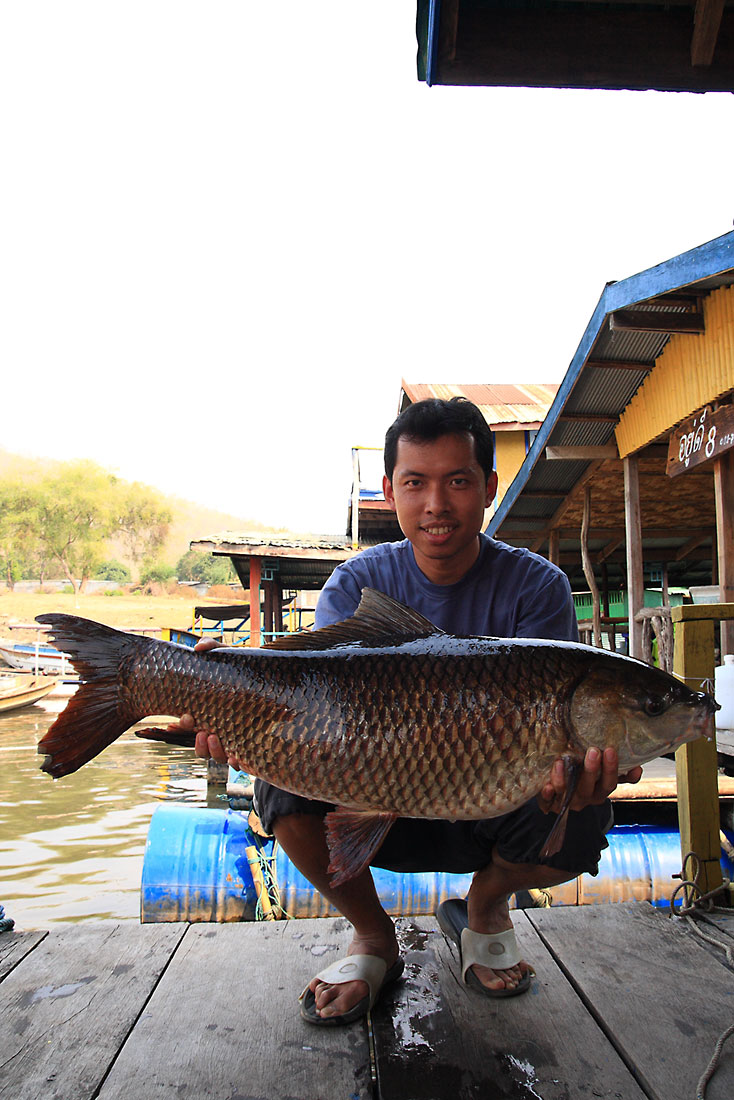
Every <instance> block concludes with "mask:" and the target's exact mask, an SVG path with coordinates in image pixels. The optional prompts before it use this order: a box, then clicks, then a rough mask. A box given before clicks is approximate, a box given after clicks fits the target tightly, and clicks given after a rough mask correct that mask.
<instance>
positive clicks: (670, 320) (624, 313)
mask: <svg viewBox="0 0 734 1100" xmlns="http://www.w3.org/2000/svg"><path fill="white" fill-rule="evenodd" d="M609 327H610V329H612V331H617V332H661V333H666V332H669V333H677V332H686V333H701V332H705V331H706V330H705V328H704V324H703V314H702V313H668V312H667V311H666V310H647V309H618V310H615V312H614V313H612V314H611V315H610V318H609Z"/></svg>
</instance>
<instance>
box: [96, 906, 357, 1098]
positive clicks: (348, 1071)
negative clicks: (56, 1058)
mask: <svg viewBox="0 0 734 1100" xmlns="http://www.w3.org/2000/svg"><path fill="white" fill-rule="evenodd" d="M349 939H350V933H349V925H348V924H347V922H346V921H345V920H343V919H342V918H337V919H330V918H322V919H321V920H318V919H315V920H297V921H296V920H293V921H278V922H276V923H270V922H267V923H264V922H263V923H257V924H224V925H215V926H212V925H206V924H199V925H192V926H191V927H190V929H189V931H188V932H187V934H186V937H185V939H184V942H183V943H182V945H181V947H180V948H179V950H178V951H177V953H176V957H175V958H174V959H173V961H172V963H171V965H170V967H169V968H168V970H167V971H166V974H165V975H164V976H163V978H162V980H161V982H160V984H159V985H158V987H157V989H156V991H155V993H154V994H153V996H152V998H151V1000H150V1003H149V1004H148V1006H147V1009H146V1012H145V1013H144V1014H143V1016H142V1017H141V1018H140V1019H139V1020H138V1022H137V1024H136V1026H135V1028H134V1030H133V1031H132V1033H131V1035H130V1036H129V1038H128V1040H127V1042H126V1043H125V1045H124V1047H123V1048H122V1050H121V1051H120V1054H119V1057H118V1059H117V1061H116V1062H115V1065H114V1066H113V1068H112V1070H111V1071H110V1073H109V1076H108V1077H107V1079H106V1081H105V1083H104V1085H103V1086H102V1089H101V1091H100V1093H99V1100H130V1082H131V1081H134V1082H135V1090H136V1091H135V1095H136V1096H140V1097H156V1100H159V1098H161V1100H165V1098H168V1097H171V1098H173V1097H176V1100H179V1098H180V1097H181V1096H182V1093H183V1095H184V1096H187V1097H191V1098H194V1097H204V1096H205V1097H206V1098H207V1100H230V1098H232V1097H235V1096H238V1097H241V1098H244V1097H253V1098H254V1097H267V1098H268V1100H285V1098H286V1097H287V1098H289V1100H296V1098H298V1100H314V1098H316V1097H318V1100H332V1098H333V1100H345V1098H346V1097H350V1098H353V1100H368V1097H369V1096H370V1095H371V1084H370V1081H371V1077H370V1060H369V1043H368V1039H367V1028H366V1024H365V1023H364V1022H363V1023H359V1024H355V1025H354V1026H353V1027H349V1028H325V1027H322V1028H319V1027H313V1026H311V1025H309V1024H307V1023H305V1022H304V1021H302V1020H301V1018H300V1016H299V1008H298V994H299V993H300V992H301V990H302V989H303V987H304V986H305V985H307V983H308V981H309V980H310V979H311V978H312V977H313V975H314V974H315V973H318V971H319V970H321V969H323V967H324V966H327V965H328V964H329V963H330V962H333V961H334V960H335V959H337V958H339V957H340V955H342V954H345V953H346V948H347V945H348V942H349Z"/></svg>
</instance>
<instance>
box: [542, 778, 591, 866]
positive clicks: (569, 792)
mask: <svg viewBox="0 0 734 1100" xmlns="http://www.w3.org/2000/svg"><path fill="white" fill-rule="evenodd" d="M563 767H564V771H565V773H566V793H565V795H564V797H563V803H562V804H561V808H560V810H559V812H558V817H557V818H556V820H555V823H554V825H553V828H552V829H551V831H550V832H549V833H548V836H547V838H546V841H545V844H544V845H543V847H542V848H541V849H540V858H541V859H548V858H549V857H550V856H555V855H558V853H559V852H560V850H561V848H562V847H563V842H564V840H565V839H566V825H567V823H568V814H569V811H570V809H571V800H572V799H573V796H574V794H575V793H576V787H577V785H578V781H579V777H580V775H581V772H582V770H583V765H582V764H580V763H579V761H578V760H575V759H574V758H573V757H572V756H564V757H563Z"/></svg>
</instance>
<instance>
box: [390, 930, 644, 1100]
mask: <svg viewBox="0 0 734 1100" xmlns="http://www.w3.org/2000/svg"><path fill="white" fill-rule="evenodd" d="M513 920H514V922H515V928H516V931H517V936H518V941H519V943H520V947H521V950H522V951H523V953H524V955H525V957H526V958H527V959H528V960H529V961H531V962H532V965H533V966H534V967H535V969H536V974H537V977H536V979H535V981H534V982H533V985H532V987H531V989H530V991H529V992H528V993H526V994H523V995H521V996H518V997H512V998H504V999H502V1000H497V999H490V998H487V997H484V996H482V995H480V994H477V993H474V992H472V991H471V990H469V989H467V988H466V986H464V985H463V983H462V982H461V969H460V966H459V961H458V952H457V950H456V948H455V947H454V946H453V944H449V943H447V941H446V939H445V938H444V936H443V934H442V933H441V932H440V931H439V930H438V926H437V924H436V922H435V920H433V919H432V918H412V919H409V918H402V919H401V920H400V922H399V930H400V939H401V941H402V944H403V951H404V955H405V959H406V976H405V980H404V981H403V982H402V983H400V984H398V985H396V986H395V989H394V991H393V992H392V993H391V994H390V995H386V996H385V997H384V998H383V999H382V1000H381V1001H380V1004H379V1007H378V1008H377V1009H376V1010H375V1011H374V1012H373V1028H374V1035H375V1056H376V1062H377V1078H378V1084H379V1088H380V1096H381V1097H384V1098H387V1097H390V1098H393V1097H394V1098H398V1097H399V1098H400V1100H436V1098H438V1097H452V1100H454V1098H455V1100H470V1098H471V1100H474V1098H477V1100H479V1098H482V1100H494V1098H500V1097H502V1098H505V1097H513V1098H515V1097H518V1098H520V1097H522V1098H525V1097H527V1098H528V1100H530V1098H531V1097H533V1098H538V1100H569V1098H571V1097H582V1096H595V1097H606V1098H608V1100H643V1096H644V1094H643V1093H642V1092H641V1091H640V1089H639V1087H638V1086H637V1084H636V1082H635V1080H634V1078H633V1077H632V1076H631V1074H630V1073H629V1071H628V1070H627V1068H626V1067H625V1065H624V1064H623V1063H622V1062H621V1060H620V1058H619V1056H618V1055H617V1053H616V1052H615V1050H614V1049H613V1047H612V1046H611V1044H610V1043H609V1042H608V1041H607V1040H606V1038H605V1037H604V1035H603V1034H602V1033H601V1032H600V1030H599V1028H598V1027H597V1025H596V1024H595V1023H594V1021H593V1020H592V1019H591V1018H590V1017H589V1015H588V1013H587V1012H586V1011H585V1009H584V1008H583V1005H582V1003H581V1001H580V1000H579V998H578V996H577V995H576V994H575V992H574V991H573V989H571V988H570V987H569V985H568V982H567V981H566V979H565V978H564V977H563V975H562V973H561V971H560V970H559V968H558V966H557V964H556V963H555V962H554V960H553V958H552V957H551V955H550V954H549V952H548V951H547V949H546V948H545V947H544V945H543V943H542V941H541V939H540V938H539V936H538V935H537V933H536V932H535V930H534V929H533V927H532V925H531V924H530V922H529V921H528V920H527V918H526V916H525V914H524V913H523V912H522V911H518V912H516V913H514V914H513Z"/></svg>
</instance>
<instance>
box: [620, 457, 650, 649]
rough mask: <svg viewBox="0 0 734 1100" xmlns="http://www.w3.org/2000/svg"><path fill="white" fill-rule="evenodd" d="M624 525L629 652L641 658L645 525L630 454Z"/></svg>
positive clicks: (625, 489)
mask: <svg viewBox="0 0 734 1100" xmlns="http://www.w3.org/2000/svg"><path fill="white" fill-rule="evenodd" d="M624 525H625V531H626V543H627V605H628V606H627V613H628V623H629V639H630V646H629V652H630V656H631V657H640V658H641V657H642V623H640V622H638V621H637V619H636V615H637V612H638V611H639V610H640V608H641V607H642V606H643V604H644V602H645V594H644V582H643V575H642V524H641V520H640V477H639V472H638V466H637V457H636V456H635V455H629V456H628V457H627V458H625V460H624Z"/></svg>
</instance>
